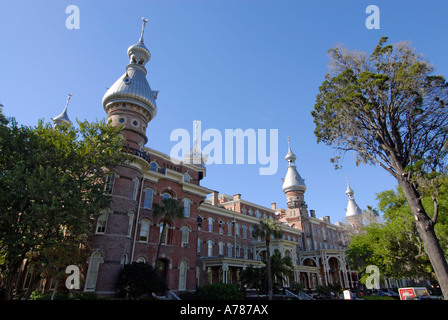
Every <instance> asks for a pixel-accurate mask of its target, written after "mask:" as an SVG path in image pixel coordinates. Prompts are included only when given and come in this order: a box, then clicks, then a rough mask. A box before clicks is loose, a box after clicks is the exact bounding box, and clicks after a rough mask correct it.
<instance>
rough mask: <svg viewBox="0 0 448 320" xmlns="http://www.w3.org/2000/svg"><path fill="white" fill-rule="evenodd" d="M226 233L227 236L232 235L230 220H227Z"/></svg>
mask: <svg viewBox="0 0 448 320" xmlns="http://www.w3.org/2000/svg"><path fill="white" fill-rule="evenodd" d="M227 235H228V236H231V235H232V222H231V221H229V222H227Z"/></svg>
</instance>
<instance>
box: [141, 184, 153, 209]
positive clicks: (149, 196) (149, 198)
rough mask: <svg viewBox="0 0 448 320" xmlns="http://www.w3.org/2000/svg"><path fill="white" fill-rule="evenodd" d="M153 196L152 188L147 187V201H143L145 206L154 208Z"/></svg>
mask: <svg viewBox="0 0 448 320" xmlns="http://www.w3.org/2000/svg"><path fill="white" fill-rule="evenodd" d="M152 196H153V191H152V189H148V188H147V189H145V201H144V202H143V208H148V209H151V208H152Z"/></svg>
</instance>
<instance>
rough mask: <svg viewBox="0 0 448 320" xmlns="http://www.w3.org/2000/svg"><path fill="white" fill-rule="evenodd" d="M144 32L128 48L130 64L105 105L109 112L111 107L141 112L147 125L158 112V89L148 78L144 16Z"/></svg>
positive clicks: (109, 93) (148, 55) (107, 96)
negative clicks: (153, 86)
mask: <svg viewBox="0 0 448 320" xmlns="http://www.w3.org/2000/svg"><path fill="white" fill-rule="evenodd" d="M142 20H143V24H142V32H141V35H140V39H139V41H138V42H137V43H136V44H134V45H132V46H130V47H129V48H128V51H127V53H128V56H129V64H128V65H127V66H126V72H125V73H124V74H123V75H122V76H121V77H120V78H119V79H118V80H117V81H115V83H114V84H113V85H112V86H111V87H110V88H109V89H108V90H107V92H106V94H105V95H104V97H103V107H104V110H105V111H106V112H107V113H108V115H109V114H110V113H111V111H113V110H111V109H117V108H118V109H129V108H132V109H134V111H136V112H138V113H139V114H141V115H142V116H143V117H144V119H142V120H144V121H145V122H146V125H147V123H148V122H149V121H151V119H153V118H154V117H155V116H156V114H157V105H156V101H155V100H156V98H157V94H158V91H153V90H151V87H150V86H149V83H148V80H147V79H146V74H147V70H146V68H145V64H146V63H147V62H148V61H149V59H151V54H150V52H149V50H148V48H146V46H145V44H144V42H143V35H144V31H145V26H146V23H147V22H148V20H147V19H144V18H142ZM146 125H144V129H146Z"/></svg>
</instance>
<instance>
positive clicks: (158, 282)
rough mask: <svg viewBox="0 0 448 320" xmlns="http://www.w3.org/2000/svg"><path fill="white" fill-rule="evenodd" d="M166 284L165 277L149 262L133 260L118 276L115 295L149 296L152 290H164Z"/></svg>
mask: <svg viewBox="0 0 448 320" xmlns="http://www.w3.org/2000/svg"><path fill="white" fill-rule="evenodd" d="M167 288H168V286H167V284H166V281H165V279H163V278H162V277H160V276H159V275H158V273H157V271H156V270H155V269H154V268H153V267H152V266H151V265H149V264H147V263H143V262H133V263H132V264H128V265H125V266H124V268H123V270H122V271H121V273H120V275H119V276H118V284H117V288H116V292H117V297H121V298H123V297H131V298H134V299H135V298H138V297H140V296H142V295H148V296H151V294H152V293H153V292H164V291H165V290H167Z"/></svg>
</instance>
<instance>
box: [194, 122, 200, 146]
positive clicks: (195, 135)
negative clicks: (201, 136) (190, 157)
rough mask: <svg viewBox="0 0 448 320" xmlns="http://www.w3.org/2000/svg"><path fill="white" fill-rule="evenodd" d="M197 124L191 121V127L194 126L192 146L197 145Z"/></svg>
mask: <svg viewBox="0 0 448 320" xmlns="http://www.w3.org/2000/svg"><path fill="white" fill-rule="evenodd" d="M198 122H199V121H197V120H194V121H193V125H194V132H193V144H197V143H198Z"/></svg>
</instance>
